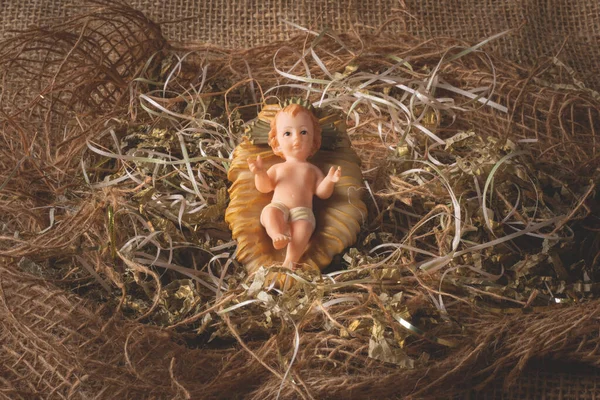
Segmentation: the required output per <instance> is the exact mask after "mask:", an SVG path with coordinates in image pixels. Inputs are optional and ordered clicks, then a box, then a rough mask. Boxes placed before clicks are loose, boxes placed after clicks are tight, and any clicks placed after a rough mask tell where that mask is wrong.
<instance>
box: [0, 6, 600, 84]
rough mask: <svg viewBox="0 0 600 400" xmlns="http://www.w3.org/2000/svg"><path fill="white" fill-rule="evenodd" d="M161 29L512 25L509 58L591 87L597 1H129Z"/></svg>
mask: <svg viewBox="0 0 600 400" xmlns="http://www.w3.org/2000/svg"><path fill="white" fill-rule="evenodd" d="M81 3H82V2H80V1H72V0H71V1H68V0H49V1H47V0H37V1H36V0H28V1H23V2H17V1H7V2H4V3H3V4H2V6H3V10H2V14H1V15H0V32H4V34H6V31H8V30H11V29H15V30H22V29H25V28H28V27H30V26H32V25H37V24H39V23H41V22H43V21H46V22H48V21H51V20H52V19H53V18H59V19H60V18H64V17H65V16H68V15H72V14H73V12H74V10H76V8H75V7H74V5H79V4H81ZM130 4H131V5H132V6H133V7H134V8H136V9H138V10H140V11H142V12H144V13H145V14H146V15H147V16H148V17H150V18H151V19H152V20H154V21H155V22H157V23H159V24H160V25H161V26H162V29H163V32H164V35H165V37H166V38H167V39H169V40H173V41H178V42H182V43H190V42H197V41H199V42H205V43H211V44H214V45H216V46H223V47H225V48H250V47H254V46H258V45H263V44H267V43H270V42H273V41H276V40H286V39H288V38H289V37H290V36H291V35H294V34H296V33H297V32H298V29H297V27H295V26H294V25H293V24H295V25H296V26H301V27H304V28H307V29H312V30H315V31H321V30H323V29H326V28H329V29H331V30H332V31H334V32H348V31H355V32H360V33H364V32H368V33H373V32H375V31H378V30H382V31H383V32H387V33H390V34H397V33H405V32H407V33H410V34H413V35H416V36H418V37H422V38H430V37H438V36H446V37H452V38H458V39H464V40H467V41H470V42H477V41H479V40H482V39H484V38H486V37H489V36H491V35H493V34H496V33H499V32H502V31H505V30H507V29H514V30H515V31H514V33H513V34H511V35H510V36H509V37H506V38H502V39H500V40H499V41H497V42H494V43H492V44H491V45H490V48H491V49H494V50H495V51H496V52H497V53H498V54H500V55H502V56H503V57H506V58H508V59H510V60H514V61H516V62H519V63H523V64H526V65H533V64H535V63H536V62H537V60H538V59H539V58H540V57H546V56H554V55H557V56H558V57H559V59H561V60H562V61H563V62H564V63H565V64H567V65H569V66H570V67H571V68H573V69H574V70H575V71H576V72H577V78H578V79H579V80H581V81H583V82H584V83H585V84H587V85H588V86H589V87H592V88H594V89H596V90H598V89H600V78H599V77H598V74H597V72H596V70H597V68H598V65H600V46H598V43H600V3H599V2H597V1H593V0H574V1H567V0H551V1H545V2H540V1H537V0H524V1H519V0H513V1H502V2H498V1H493V0H485V1H478V0H464V1H450V0H442V1H435V0H429V1H418V0H400V1H398V0H367V1H358V0H348V1H331V2H329V1H328V2H323V1H306V0H304V1H284V0H266V1H261V0H252V1H251V0H246V1H227V0H209V1H203V0H191V1H185V0H173V1H168V2H151V1H140V0H135V1H132V2H131V3H130Z"/></svg>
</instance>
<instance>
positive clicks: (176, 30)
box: [0, 0, 600, 399]
mask: <svg viewBox="0 0 600 400" xmlns="http://www.w3.org/2000/svg"><path fill="white" fill-rule="evenodd" d="M131 4H132V6H133V7H135V8H137V9H139V10H141V11H143V12H144V13H146V15H147V16H148V17H149V18H151V19H152V20H154V21H156V22H159V23H161V26H162V30H163V32H164V34H165V36H166V37H167V38H168V39H170V40H173V41H179V42H193V41H202V42H208V43H212V44H214V45H216V46H223V47H227V48H236V47H252V46H256V45H260V44H264V43H268V42H272V41H274V40H285V39H286V38H288V37H290V36H291V35H293V34H295V33H298V30H297V29H295V28H293V27H292V26H289V25H287V24H285V23H283V22H282V20H287V21H290V22H292V23H295V24H298V25H302V26H305V27H307V28H310V29H313V30H316V31H319V30H321V29H324V28H326V27H329V28H331V29H332V30H334V31H337V32H344V31H349V30H354V31H357V32H363V31H370V32H373V31H376V30H377V29H379V28H381V29H383V31H384V32H389V33H393V32H404V31H408V32H410V33H413V34H416V35H418V36H422V37H431V36H451V37H457V38H461V39H465V40H467V41H470V42H473V43H474V42H477V41H479V40H482V39H484V38H486V37H488V36H490V35H492V34H495V33H498V32H501V31H504V30H506V29H509V28H518V27H520V29H519V30H518V31H516V32H514V33H513V34H511V35H510V36H508V37H505V38H502V39H499V40H498V41H496V42H494V43H492V44H490V45H489V46H487V47H486V49H491V50H493V51H496V52H498V53H499V54H501V55H503V56H505V57H506V58H508V59H511V60H514V61H516V62H520V63H525V64H531V65H533V64H535V62H536V60H538V59H539V58H540V57H544V56H552V55H556V54H558V52H559V49H561V47H562V46H563V45H564V47H563V48H562V51H561V52H560V54H559V56H558V57H559V59H560V60H562V61H563V62H565V63H566V64H567V65H570V66H571V67H572V68H574V70H575V71H576V73H577V78H578V79H580V80H582V81H583V82H584V83H586V84H587V85H588V86H590V87H592V88H594V89H596V90H598V89H600V78H599V77H598V76H597V74H596V71H597V69H598V66H599V65H600V46H599V44H600V2H598V1H597V0H546V1H541V0H507V1H494V0H462V1H461V0H425V1H419V0H406V1H404V0H366V1H358V0H352V1H324V0H304V1H290V0H264V1H260V0H238V1H231V0H188V1H185V0H175V1H169V2H158V1H151V0H135V1H132V2H131ZM80 6H81V2H80V1H74V0H70V1H61V0H22V1H17V0H0V9H1V10H2V12H0V38H1V37H5V36H10V35H12V34H13V33H11V31H12V30H23V29H27V28H28V27H31V26H34V25H38V24H45V23H52V22H56V21H60V20H61V19H64V18H65V17H66V16H69V15H73V14H77V13H79V12H80ZM17 289H18V288H7V287H5V288H4V295H5V296H6V298H9V299H10V298H16V296H17V295H18V290H17ZM13 296H15V297H13ZM64 312H65V315H68V314H69V313H70V312H69V310H64ZM165 345H166V344H165ZM596 381H597V372H593V371H589V373H583V372H582V371H578V372H577V373H571V372H568V373H567V372H564V371H563V372H561V373H557V372H538V371H535V370H530V371H529V372H526V373H525V375H524V376H523V377H522V379H521V380H519V382H518V384H517V386H516V387H515V388H513V389H512V390H511V391H510V392H508V393H505V392H504V391H503V390H502V383H503V382H502V381H498V382H497V383H496V384H495V385H493V387H492V388H491V389H489V390H487V391H486V392H485V393H480V394H476V393H472V394H471V395H470V396H468V398H470V399H479V398H482V399H507V398H511V399H516V398H519V399H539V398H545V399H576V398H577V399H597V398H600V394H599V393H600V388H599V387H598V385H597V383H596Z"/></svg>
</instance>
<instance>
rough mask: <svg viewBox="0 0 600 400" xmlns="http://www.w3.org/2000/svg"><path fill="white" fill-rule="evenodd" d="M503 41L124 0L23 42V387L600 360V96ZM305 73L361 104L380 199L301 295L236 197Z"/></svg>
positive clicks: (238, 392)
mask: <svg viewBox="0 0 600 400" xmlns="http://www.w3.org/2000/svg"><path fill="white" fill-rule="evenodd" d="M484 44H485V41H484V42H482V43H480V44H479V45H476V46H467V45H465V44H464V43H461V42H458V41H456V40H451V39H436V40H427V41H423V40H420V39H416V38H412V37H410V36H408V35H407V36H402V37H397V38H394V39H390V38H387V37H383V36H372V37H362V38H358V37H354V36H351V35H340V36H337V35H334V34H332V33H327V32H325V33H323V34H320V35H317V36H316V37H313V36H312V35H311V34H310V33H309V34H307V35H305V36H302V37H298V38H296V39H294V40H291V41H289V42H286V43H275V44H273V45H270V46H264V47H260V48H255V49H251V50H247V51H240V52H229V51H223V50H220V49H215V48H211V47H194V48H192V47H189V48H175V49H173V48H170V47H169V46H168V44H167V43H165V41H164V39H162V37H161V35H160V30H159V29H158V28H157V27H156V25H154V24H153V23H152V22H150V21H148V20H147V19H146V18H145V17H144V16H143V15H141V14H139V13H136V12H133V11H132V10H130V9H128V8H125V7H121V6H118V7H103V8H101V9H99V10H90V11H88V13H87V14H86V15H85V17H78V18H75V19H73V20H72V21H70V22H66V23H64V24H61V25H59V26H55V27H52V28H47V29H41V30H36V31H31V32H27V33H24V34H23V35H21V36H17V37H15V38H12V39H9V40H7V41H5V42H3V43H2V45H1V46H0V48H1V49H2V50H1V54H2V55H3V57H1V58H0V59H1V60H2V62H1V64H0V74H1V75H2V77H3V82H6V83H7V84H5V85H3V89H2V90H3V91H2V97H1V98H0V109H2V114H1V115H0V123H1V126H2V129H3V130H2V135H1V136H2V140H3V144H4V146H3V147H2V149H3V150H2V151H3V153H2V157H1V158H0V160H1V161H0V162H1V163H2V164H1V166H2V168H1V169H0V207H1V209H2V214H1V216H0V224H1V226H0V228H1V230H2V233H1V236H0V256H1V257H3V259H2V263H1V264H0V301H1V303H0V314H1V316H2V319H0V321H1V322H0V338H2V339H3V340H2V347H1V348H0V360H2V363H1V364H0V365H2V366H1V367H0V368H1V369H0V372H2V374H1V376H2V378H1V379H2V380H1V382H2V385H3V387H2V389H1V390H0V395H1V396H3V397H4V398H42V397H43V398H53V397H56V398H89V397H96V398H114V397H115V394H116V395H117V397H120V398H165V397H168V396H170V397H175V398H198V397H202V398H252V399H263V398H277V397H279V398H303V399H309V398H345V397H348V398H368V397H380V398H402V397H404V398H407V397H409V396H412V397H413V398H427V397H430V398H435V397H439V396H444V397H447V396H449V395H450V394H453V393H456V394H458V393H460V392H461V391H464V390H466V389H465V388H470V387H474V386H475V385H479V386H478V387H480V388H481V387H485V385H486V384H487V383H488V382H489V381H490V380H491V379H492V378H493V377H495V376H497V375H498V374H505V373H507V372H508V375H507V380H506V382H507V384H510V383H511V382H513V381H514V379H515V378H516V377H517V376H518V374H519V372H520V371H521V370H522V369H523V368H524V367H525V366H526V364H527V362H528V361H529V360H531V359H534V358H553V359H557V360H568V361H570V360H578V361H583V362H585V363H587V364H588V365H594V366H596V365H598V363H599V362H600V361H599V360H600V358H599V357H598V353H597V348H598V339H599V337H598V328H597V326H598V310H599V307H600V304H599V303H598V300H597V299H596V297H597V296H596V295H597V292H598V284H597V278H598V271H597V265H598V262H597V257H598V254H600V251H599V244H600V240H598V238H599V237H598V234H597V232H598V228H599V226H598V221H597V218H596V217H595V215H594V213H595V212H596V213H597V191H596V185H597V184H598V177H599V176H598V156H597V152H598V143H597V141H596V131H597V129H598V121H599V119H598V117H599V113H600V101H599V99H598V95H597V93H595V92H593V91H590V90H588V89H586V88H585V87H578V86H577V85H573V84H572V83H573V82H572V81H573V77H572V76H571V74H570V72H569V70H568V69H566V68H565V67H564V66H563V65H562V64H561V63H560V62H559V61H558V60H554V59H551V60H548V62H547V63H542V64H540V65H541V67H539V69H538V70H535V71H528V70H524V69H522V68H520V67H518V66H515V65H512V64H509V63H506V62H505V61H502V60H499V59H496V58H494V57H493V56H491V55H488V54H485V53H483V52H481V51H480V47H481V46H483V45H484ZM88 53H89V55H88ZM30 61H31V63H30ZM549 82H555V83H552V84H551V83H549ZM556 82H558V83H556ZM33 83H35V85H34V84H33ZM569 85H570V86H569ZM290 95H296V96H298V95H299V96H305V97H307V98H309V99H310V101H312V102H313V103H315V104H318V105H320V106H324V107H330V108H331V109H333V110H340V111H342V112H344V113H346V114H347V115H348V121H347V122H348V125H349V131H348V132H349V136H350V139H351V141H352V143H353V146H354V149H355V150H356V152H357V153H358V155H359V156H360V158H361V160H362V162H363V168H364V171H363V172H364V175H365V177H366V183H365V197H366V198H367V199H368V202H369V204H368V206H369V216H368V218H367V222H366V224H365V226H363V229H362V232H361V235H360V237H359V242H358V243H357V244H356V246H355V248H351V249H348V250H347V251H346V252H345V253H344V254H343V255H342V256H341V257H339V258H338V259H334V262H333V263H332V266H331V268H330V269H329V270H327V271H325V274H324V275H323V276H322V277H311V276H308V275H306V274H303V273H302V272H298V273H297V274H296V273H290V272H289V271H282V272H284V273H288V274H290V276H291V277H292V278H294V279H295V280H296V281H297V282H298V285H297V286H296V287H295V288H294V289H293V290H289V291H286V292H283V293H277V292H273V291H267V290H264V288H263V284H264V280H265V277H266V273H267V271H266V270H264V269H259V270H258V271H257V273H256V274H255V275H254V276H253V277H252V279H250V280H248V279H247V275H246V272H245V270H244V268H243V266H241V265H239V264H238V263H237V262H236V261H235V259H234V251H235V250H234V248H235V243H234V242H232V241H231V236H230V234H229V232H228V231H227V227H226V225H225V224H224V222H223V216H224V213H225V206H226V204H227V198H226V189H227V180H226V174H227V170H228V168H229V167H230V158H229V157H230V155H231V153H232V151H233V149H234V148H235V146H236V145H237V144H238V143H239V141H240V139H241V135H240V132H241V131H242V125H243V122H246V121H249V120H251V119H252V118H254V117H256V115H257V113H258V111H259V105H260V104H261V103H262V102H263V101H264V100H266V99H267V98H268V97H269V96H273V97H277V98H285V97H287V96H290ZM36 276H37V277H36ZM56 286H58V287H60V289H58V288H56ZM557 303H559V304H557ZM155 325H158V326H160V327H162V328H156V326H155ZM124 350H125V351H124ZM398 382H401V383H402V384H401V385H399V384H398ZM459 385H462V386H459Z"/></svg>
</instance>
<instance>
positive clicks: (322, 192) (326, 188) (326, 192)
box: [315, 167, 342, 199]
mask: <svg viewBox="0 0 600 400" xmlns="http://www.w3.org/2000/svg"><path fill="white" fill-rule="evenodd" d="M317 170H318V171H319V172H318V173H319V175H318V177H317V186H316V190H315V194H316V195H317V197H319V198H321V199H328V198H330V197H331V194H332V193H333V187H334V186H335V183H336V182H339V180H340V177H341V176H342V167H337V169H336V168H335V167H331V168H329V172H328V173H327V176H323V173H322V172H321V170H320V169H318V168H317Z"/></svg>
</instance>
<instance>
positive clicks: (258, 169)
mask: <svg viewBox="0 0 600 400" xmlns="http://www.w3.org/2000/svg"><path fill="white" fill-rule="evenodd" d="M273 167H274V166H273ZM273 167H271V168H270V169H269V170H268V171H267V170H265V166H264V163H263V160H262V158H261V157H260V155H258V156H256V160H253V159H252V157H251V158H248V168H249V169H250V171H251V172H252V173H253V174H254V185H255V186H256V190H258V191H259V192H261V193H269V192H272V191H273V190H274V189H275V180H274V179H273V177H272V176H273V175H274V173H275V171H274V168H273Z"/></svg>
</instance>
